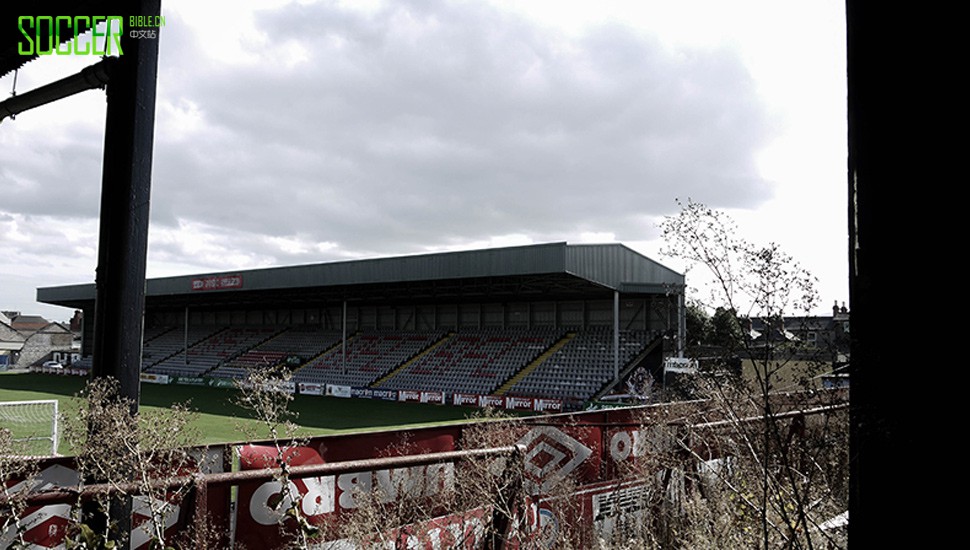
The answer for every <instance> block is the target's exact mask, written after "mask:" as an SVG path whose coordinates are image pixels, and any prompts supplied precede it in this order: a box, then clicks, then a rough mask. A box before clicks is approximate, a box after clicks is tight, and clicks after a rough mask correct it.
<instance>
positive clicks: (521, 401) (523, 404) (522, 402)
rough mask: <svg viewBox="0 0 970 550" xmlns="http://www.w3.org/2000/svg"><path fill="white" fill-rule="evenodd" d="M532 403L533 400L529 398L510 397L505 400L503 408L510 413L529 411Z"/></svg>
mask: <svg viewBox="0 0 970 550" xmlns="http://www.w3.org/2000/svg"><path fill="white" fill-rule="evenodd" d="M534 401H535V399H533V398H531V397H513V396H511V395H510V396H508V397H506V398H505V408H506V409H508V410H510V411H531V410H532V406H533V402H534Z"/></svg>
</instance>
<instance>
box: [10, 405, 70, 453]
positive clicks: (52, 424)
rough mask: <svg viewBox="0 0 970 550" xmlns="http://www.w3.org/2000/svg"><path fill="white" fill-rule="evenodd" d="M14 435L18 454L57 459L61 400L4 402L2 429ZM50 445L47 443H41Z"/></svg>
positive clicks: (12, 437)
mask: <svg viewBox="0 0 970 550" xmlns="http://www.w3.org/2000/svg"><path fill="white" fill-rule="evenodd" d="M3 428H6V429H7V430H9V431H10V436H11V441H12V442H13V443H15V444H16V446H17V447H18V448H16V449H12V450H13V451H15V452H16V453H17V454H25V455H32V456H39V455H48V454H49V455H51V456H56V455H57V436H58V431H57V429H58V426H57V400H56V399H46V400H39V401H4V402H0V429H3ZM38 442H46V443H38Z"/></svg>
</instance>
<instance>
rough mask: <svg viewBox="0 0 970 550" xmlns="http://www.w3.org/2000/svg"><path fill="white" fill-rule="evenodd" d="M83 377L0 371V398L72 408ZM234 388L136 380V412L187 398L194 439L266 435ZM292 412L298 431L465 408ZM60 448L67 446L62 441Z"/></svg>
mask: <svg viewBox="0 0 970 550" xmlns="http://www.w3.org/2000/svg"><path fill="white" fill-rule="evenodd" d="M86 380H87V379H86V378H83V377H77V376H57V375H47V374H13V373H3V374H0V401H28V400H38V399H57V400H58V401H59V407H60V412H61V416H62V417H69V416H70V415H74V414H76V413H77V410H78V406H79V401H78V399H77V398H76V397H75V395H76V394H77V393H78V392H79V391H80V390H81V388H82V387H83V386H84V383H85V381H86ZM237 393H238V392H237V391H236V390H234V389H225V388H210V387H206V386H177V385H171V386H164V385H156V384H142V386H141V406H140V409H139V411H140V413H141V414H152V412H153V411H158V410H161V409H165V408H167V407H169V406H171V405H172V404H174V403H188V404H189V407H190V408H191V409H192V410H194V411H195V412H196V414H195V419H194V421H193V424H192V427H193V428H195V429H196V430H197V431H198V432H199V433H200V434H202V436H201V440H199V441H197V442H196V443H198V444H203V445H207V444H215V443H236V442H243V441H249V440H257V439H266V438H268V432H267V430H266V428H265V426H263V425H262V424H261V423H260V422H259V421H257V420H255V419H253V418H252V417H251V416H250V415H249V414H248V411H246V410H244V409H241V408H240V407H238V406H236V405H235V404H234V403H233V402H232V401H233V398H234V397H235V395H236V394H237ZM290 410H292V411H293V412H295V413H296V415H297V416H296V418H294V422H295V423H296V424H297V425H299V427H300V429H299V432H298V433H297V434H296V435H298V436H313V435H325V434H332V433H341V432H355V431H368V430H383V429H391V428H399V427H410V426H419V425H429V424H447V423H453V422H457V421H463V420H465V419H466V418H467V417H468V416H469V415H470V414H471V409H467V408H464V407H452V406H447V405H446V406H441V405H429V404H422V403H397V402H392V401H379V400H370V399H340V398H336V397H323V396H304V395H297V396H295V398H294V400H293V401H292V403H291V405H290ZM60 451H61V453H62V454H69V453H70V449H66V448H64V447H63V444H62V448H61V449H60Z"/></svg>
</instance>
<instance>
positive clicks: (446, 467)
mask: <svg viewBox="0 0 970 550" xmlns="http://www.w3.org/2000/svg"><path fill="white" fill-rule="evenodd" d="M442 397H443V396H442ZM416 398H417V399H418V400H420V399H421V395H420V393H418V394H417V396H416ZM496 399H500V400H501V402H502V403H503V404H504V403H507V401H505V400H504V399H503V398H496ZM535 401H538V400H535ZM513 404H515V405H517V404H516V403H514V402H513ZM523 406H524V404H523ZM636 415H637V413H636V412H634V411H631V410H630V409H612V410H602V411H594V412H586V413H576V414H561V415H551V416H537V417H532V418H526V419H522V420H521V421H517V422H514V423H510V424H508V425H507V428H505V427H503V430H504V431H503V434H505V435H507V436H508V439H510V440H514V441H515V442H516V443H518V444H521V445H523V446H524V447H525V454H524V456H523V461H524V472H525V480H524V483H523V487H524V489H525V491H526V492H527V494H530V495H542V494H545V493H548V492H549V491H550V490H551V489H552V488H553V487H554V486H555V484H556V483H557V482H558V480H560V479H562V478H564V477H566V476H569V477H571V478H572V479H574V480H576V482H577V483H578V486H577V489H576V491H575V492H574V493H573V495H572V496H570V497H568V498H567V499H566V500H570V501H575V502H576V503H579V506H578V507H577V506H575V505H572V504H570V505H568V506H567V505H566V504H565V500H563V501H562V502H557V500H556V499H555V498H548V497H547V498H544V499H541V500H540V501H538V502H539V504H535V502H530V503H529V504H527V505H526V507H525V508H524V509H523V510H522V511H521V513H522V514H523V516H522V518H521V520H520V521H518V522H517V524H518V525H520V527H519V529H525V530H527V531H529V530H532V531H533V532H532V533H531V534H527V535H528V536H531V537H540V538H541V537H543V536H546V535H548V534H549V533H553V532H554V530H553V529H555V528H557V526H565V525H569V526H570V527H573V528H574V527H576V526H581V531H582V533H584V534H583V535H582V536H588V535H589V536H591V535H590V533H592V532H593V530H596V533H597V534H598V535H603V534H604V533H606V534H608V533H610V532H611V530H612V529H614V528H617V526H616V521H619V520H618V519H617V518H619V517H630V514H629V513H624V514H620V513H619V511H625V512H629V510H626V508H623V507H627V508H628V507H629V506H632V505H633V504H630V503H631V502H633V503H635V502H641V501H642V499H637V498H635V497H636V494H637V491H642V490H643V488H642V485H641V482H639V481H637V480H635V479H628V478H627V477H626V475H627V474H628V473H629V471H630V470H629V469H627V468H622V467H621V465H623V464H634V463H635V461H636V459H637V458H638V457H640V456H644V454H645V453H647V452H649V451H648V446H647V445H646V443H645V442H647V441H650V442H651V444H653V443H656V441H655V440H656V438H657V437H658V435H659V434H655V433H653V432H652V431H651V430H650V429H649V428H647V429H644V428H640V427H637V426H636V424H635V422H636V420H637V418H638V416H636ZM631 423H632V426H629V425H630V424H631ZM611 424H612V425H613V426H611ZM623 424H628V426H623ZM471 429H475V427H474V425H464V424H457V425H451V426H442V427H432V428H419V429H411V430H399V431H385V432H371V433H362V434H348V435H336V436H323V437H317V438H312V439H310V440H308V441H307V442H306V443H305V444H303V445H302V446H299V447H292V448H288V449H286V450H285V452H284V454H283V458H284V460H285V461H287V462H288V463H289V464H291V465H299V464H323V463H334V462H344V461H350V460H358V459H367V458H377V457H388V456H397V455H403V454H408V455H412V454H415V455H416V454H425V453H429V452H440V451H451V450H456V449H458V448H461V447H462V440H463V437H464V435H465V434H467V433H470V432H468V430H471ZM469 437H471V436H469ZM471 444H475V443H474V442H473V443H471ZM224 451H225V449H224V448H221V447H216V448H214V449H210V450H209V451H208V452H209V453H211V454H212V455H213V456H225V455H224V454H222V453H224ZM239 456H240V466H241V468H243V469H253V468H263V467H267V466H275V465H277V464H278V456H279V455H278V454H277V450H276V447H275V446H272V445H268V444H261V445H246V446H243V447H242V448H241V449H240V452H239ZM224 466H225V462H222V463H221V464H219V467H218V468H214V470H215V471H219V470H221V469H222V468H223V467H224ZM40 467H41V469H40V472H41V474H40V476H39V477H38V478H37V480H36V481H35V483H37V484H39V486H46V487H52V486H54V485H61V486H76V482H77V478H78V474H77V472H76V470H75V468H74V467H73V462H72V461H71V460H70V459H51V460H46V461H42V462H41V463H40ZM457 468H458V466H456V465H455V464H451V463H445V464H434V465H428V466H413V467H406V468H395V469H387V470H374V471H361V472H350V473H344V474H337V475H329V476H320V477H311V478H307V479H304V480H295V479H294V480H292V481H291V482H289V483H288V485H287V488H286V490H285V491H284V488H283V486H282V485H281V484H280V482H279V481H275V480H274V481H269V482H247V483H242V484H240V485H239V489H238V501H237V505H236V508H235V509H236V517H235V525H236V529H235V541H234V542H233V544H235V545H237V546H239V547H246V548H283V547H285V544H286V537H285V535H284V534H283V532H281V530H280V526H281V524H282V525H284V526H285V525H286V522H287V521H288V520H287V519H285V518H286V516H285V510H286V508H287V507H288V506H290V505H293V503H294V502H295V503H296V504H295V505H296V506H299V507H300V510H301V512H302V513H303V514H304V515H305V516H306V517H307V518H309V520H310V521H311V522H312V523H317V524H326V523H327V522H331V521H340V518H341V517H342V516H343V514H347V513H352V511H353V510H355V509H356V507H357V505H358V504H357V501H356V499H355V490H381V491H383V493H382V494H385V495H388V496H387V498H389V499H391V501H393V500H394V499H397V498H405V497H413V496H414V495H411V494H410V493H407V494H405V493H401V492H400V491H402V490H406V491H411V490H412V489H411V488H413V487H420V488H421V489H420V491H421V494H420V495H419V496H420V497H422V498H430V499H433V498H434V497H435V494H436V493H435V491H444V490H446V489H447V488H449V487H450V486H451V484H455V483H459V482H460V479H461V478H460V476H459V475H458V474H460V471H459V470H458V469H457ZM402 480H407V481H408V483H406V484H403V485H402V483H401V482H402ZM412 482H413V483H412ZM16 483H18V482H17V481H15V480H8V481H7V485H8V486H11V487H12V486H15V485H16ZM401 487H409V488H408V489H401ZM229 497H230V491H229V490H228V488H218V489H217V488H212V489H210V490H209V492H208V499H207V503H208V504H207V511H208V513H209V516H210V520H209V521H210V524H211V525H213V526H216V529H217V530H220V531H222V532H228V527H227V526H228V525H229V524H230V522H231V521H232V518H231V517H230V509H231V508H230V498H229ZM172 505H173V513H172V514H171V515H170V516H169V518H171V522H170V523H169V522H167V523H166V529H167V530H168V531H169V532H171V533H177V532H179V531H182V530H185V529H187V528H188V527H189V525H190V522H191V518H192V515H193V514H192V513H191V512H192V509H191V506H192V505H191V504H190V503H185V504H184V505H183V503H176V502H173V503H172ZM139 510H140V509H139V507H138V505H137V503H136V507H135V518H134V520H135V521H134V524H135V526H136V529H135V531H134V532H133V533H132V537H133V539H134V540H135V542H136V544H137V543H142V542H144V544H142V548H144V547H146V546H145V545H147V542H146V541H147V539H145V541H143V540H142V539H141V538H140V537H142V536H143V535H142V534H141V531H144V533H145V535H144V536H147V533H148V529H147V527H149V526H150V525H148V524H147V523H146V519H147V518H146V517H145V515H144V514H143V513H142V512H140V511H139ZM448 512H450V513H451V515H449V513H444V514H443V515H442V516H441V517H439V518H436V519H434V520H430V521H428V522H424V523H422V524H416V525H411V526H406V527H396V526H393V525H390V526H388V529H389V530H391V532H393V533H396V534H395V537H398V536H399V537H401V538H402V540H406V541H412V539H414V541H416V542H415V544H416V546H415V545H411V542H407V544H409V545H411V546H408V547H416V548H422V547H423V546H422V544H424V541H428V540H432V541H434V540H437V541H438V542H439V543H440V544H445V543H447V542H448V541H449V540H451V539H450V538H449V537H452V538H454V537H456V536H457V535H458V534H460V533H461V532H462V531H461V530H462V529H464V527H463V526H467V525H472V529H473V531H474V529H478V528H476V527H474V520H473V519H471V520H470V519H469V518H474V514H471V515H469V512H461V511H448ZM485 512H487V511H483V513H485ZM70 513H71V507H70V505H51V506H44V507H42V508H32V509H31V510H29V511H28V512H27V514H24V516H23V517H24V518H25V521H24V524H25V525H26V526H27V531H26V538H27V540H28V541H29V542H31V543H32V544H35V545H37V547H56V546H58V545H61V544H63V542H64V540H63V539H64V531H65V529H66V526H67V525H68V522H69V518H70ZM459 520H460V521H459ZM422 530H424V531H423V532H422V533H419V531H422ZM475 533H477V531H475ZM473 534H474V533H473ZM519 535H523V534H522V533H519ZM3 537H7V538H3ZM8 538H9V536H8V535H7V534H0V541H4V542H6V541H7V539H8ZM463 540H477V539H476V538H475V537H471V538H470V539H463ZM431 544H432V545H431V546H429V548H432V547H435V546H434V544H433V543H431ZM477 544H478V543H477V542H476V543H475V544H474V545H472V546H475V547H477ZM441 547H444V546H441ZM513 547H514V545H513Z"/></svg>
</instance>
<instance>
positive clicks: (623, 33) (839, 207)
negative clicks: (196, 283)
mask: <svg viewBox="0 0 970 550" xmlns="http://www.w3.org/2000/svg"><path fill="white" fill-rule="evenodd" d="M162 14H163V15H164V16H165V23H166V24H165V27H164V28H162V29H161V32H160V40H161V43H160V48H161V51H160V55H159V80H158V98H157V106H156V123H155V153H154V174H153V186H152V205H151V228H150V244H149V253H148V275H149V277H157V276H167V275H177V274H188V273H199V272H210V271H227V270H241V269H249V268H258V267H265V266H275V265H290V264H303V263H313V262H321V261H332V260H340V259H352V258H367V257H376V256H386V255H399V254H411V253H418V252H427V251H440V250H453V249H467V248H481V247H491V246H502V245H511V244H528V243H541V242H552V241H568V242H570V243H582V242H621V243H624V244H626V245H628V246H630V247H632V248H633V249H635V250H637V251H639V252H641V253H643V254H645V255H647V256H649V257H651V258H653V259H656V260H658V261H660V262H662V263H665V264H667V265H669V266H670V267H672V268H674V269H677V270H678V271H681V270H682V269H683V266H681V265H678V264H677V263H676V262H674V261H671V260H669V259H665V258H663V257H661V256H660V254H659V249H660V248H661V246H662V243H661V242H660V241H659V240H658V239H657V237H658V235H659V232H658V229H657V223H658V221H659V220H660V219H661V218H662V216H664V215H670V214H673V213H674V212H676V209H677V205H676V203H675V199H677V198H680V199H686V198H688V197H690V198H692V199H694V200H695V201H699V202H703V203H706V204H707V205H709V206H711V207H715V208H721V209H725V210H728V211H729V212H730V213H731V215H732V216H734V218H735V219H736V220H737V221H738V224H739V226H740V228H741V231H742V233H743V235H744V236H745V237H747V238H748V239H749V240H751V241H754V242H757V243H767V242H769V241H774V242H777V243H779V244H780V245H781V246H782V248H784V249H785V250H786V251H788V252H789V253H790V254H792V255H793V256H794V257H795V258H796V259H797V260H799V261H800V262H801V263H802V264H803V265H804V266H806V267H807V268H808V269H809V270H811V271H812V272H813V273H814V274H815V275H816V276H817V277H818V278H819V290H820V294H821V297H822V304H821V307H820V309H819V312H823V313H824V312H825V311H827V310H828V311H830V307H831V304H832V302H833V301H835V300H838V301H840V302H842V301H847V300H848V290H847V289H848V284H847V279H848V275H847V273H848V267H847V261H846V258H847V252H846V233H847V229H846V195H847V193H846V176H845V172H846V170H845V165H846V134H845V132H846V112H845V96H846V89H845V86H846V84H845V17H844V3H843V2H841V1H837V0H824V1H811V2H808V1H802V2H785V1H779V0H764V1H733V2H722V1H718V0H711V1H703V2H702V1H679V2H659V1H657V2H653V1H644V0H640V1H629V2H627V1H612V2H611V1H603V0H598V1H597V2H591V1H584V2H568V1H562V0H559V1H546V2H543V1H531V0H519V1H513V0H508V1H503V0H495V1H491V2H486V1H445V0H413V1H407V0H393V1H387V2H382V1H380V0H373V1H357V0H352V1H346V2H328V1H324V2H297V3H291V2H266V1H260V2H255V1H232V2H215V1H213V2H198V1H182V0H164V2H163V7H162ZM2 24H9V25H13V24H16V17H15V16H13V15H12V16H9V17H4V18H3V20H2ZM93 61H94V59H92V58H90V57H85V56H65V57H57V56H51V57H49V58H43V59H41V60H40V61H36V62H32V63H29V64H28V65H27V66H25V67H24V68H23V69H22V70H21V71H20V72H19V74H18V76H17V82H16V89H17V92H19V93H23V92H25V91H28V90H31V89H33V88H36V87H38V86H40V85H43V84H45V83H48V82H50V81H52V80H54V79H56V78H60V77H62V76H65V75H67V74H71V73H73V72H76V71H77V70H79V69H80V68H81V67H83V66H86V65H89V64H91V63H92V62H93ZM12 89H13V75H8V76H6V77H3V78H2V79H0V98H5V97H8V96H9V93H10V91H11V90H12ZM104 116H105V100H104V93H103V92H101V91H88V92H84V93H83V94H79V95H77V96H74V97H72V98H70V99H67V100H63V101H60V102H58V103H56V104H52V105H48V106H45V107H43V108H40V109H36V110H33V111H29V112H26V113H23V114H21V115H19V116H18V117H17V118H16V120H9V119H8V120H5V121H4V122H3V123H2V124H0V259H2V261H0V309H4V310H20V311H22V312H24V313H38V314H41V315H45V316H46V317H48V318H50V319H53V320H66V319H68V318H69V317H70V316H71V312H70V311H68V310H66V309H64V308H58V307H54V306H47V305H44V304H39V303H37V302H36V288H37V287H43V286H53V285H61V284H73V283H86V282H92V281H93V279H94V270H95V266H96V263H97V246H98V234H97V233H98V213H99V212H98V210H99V204H100V189H101V160H102V148H103V139H104ZM690 277H691V274H690V273H689V274H688V282H689V283H690Z"/></svg>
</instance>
